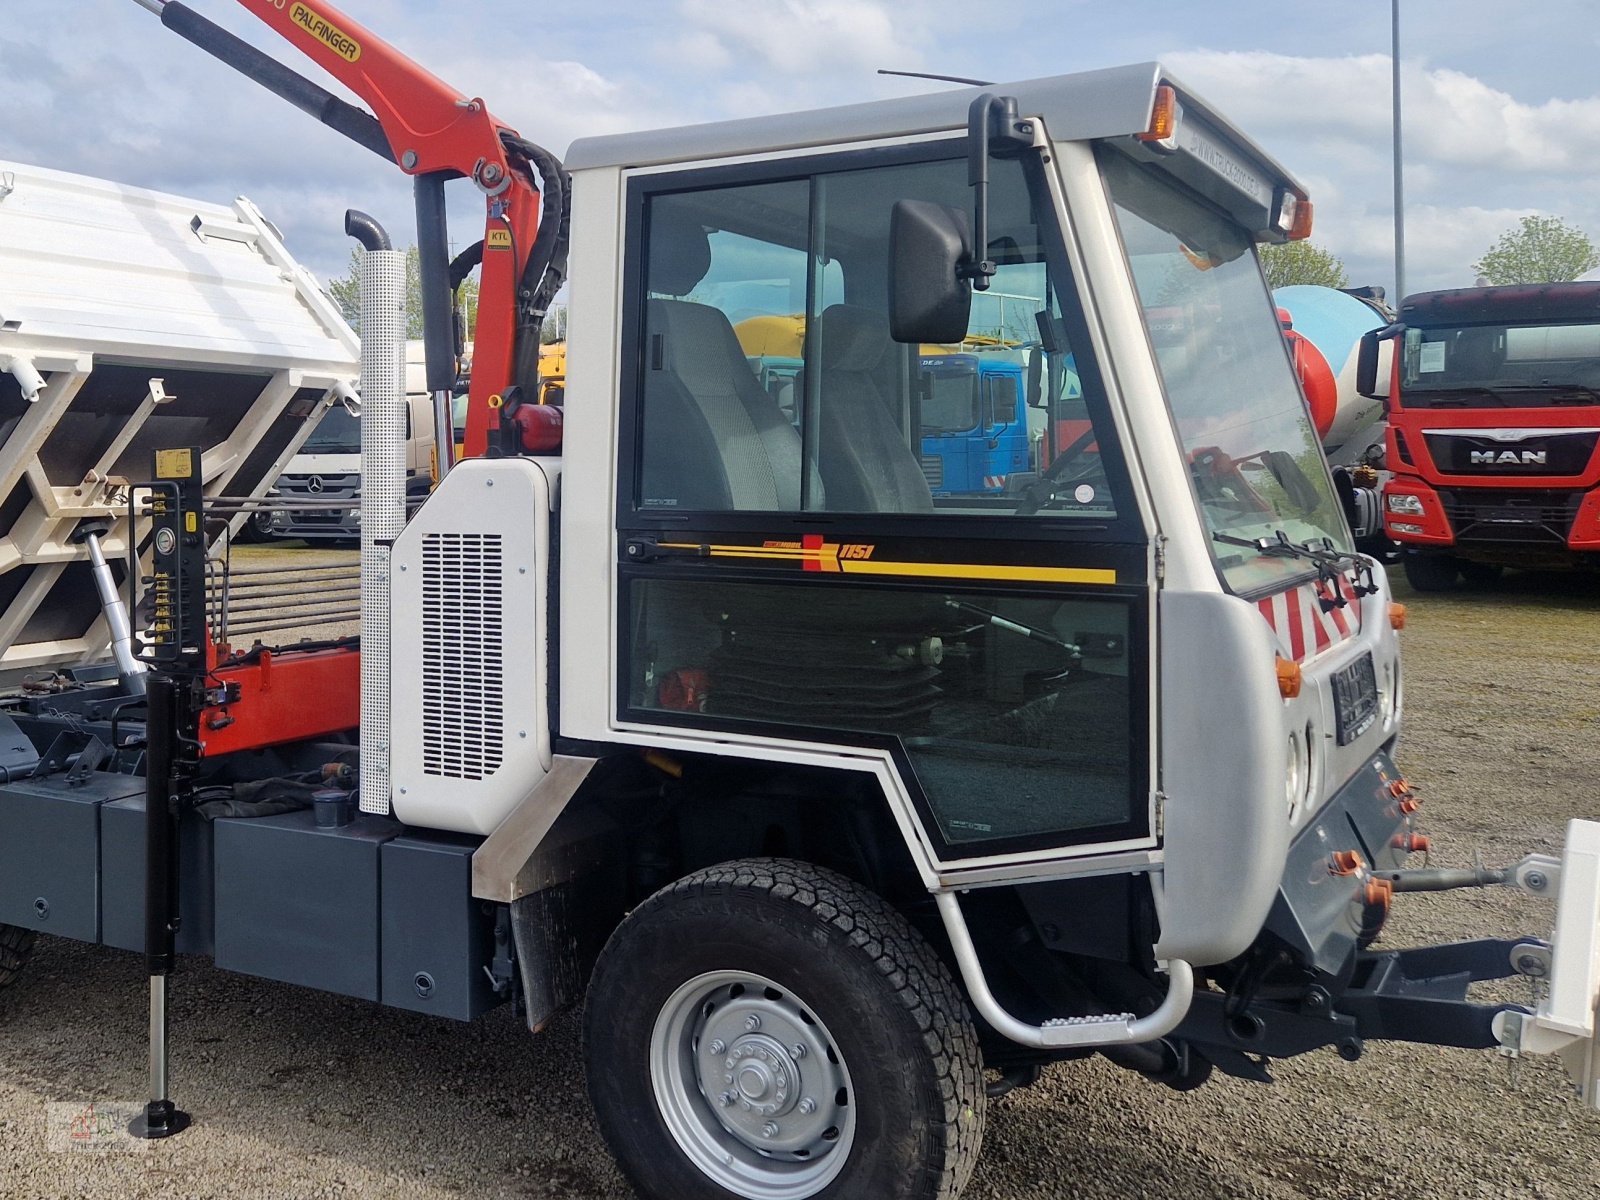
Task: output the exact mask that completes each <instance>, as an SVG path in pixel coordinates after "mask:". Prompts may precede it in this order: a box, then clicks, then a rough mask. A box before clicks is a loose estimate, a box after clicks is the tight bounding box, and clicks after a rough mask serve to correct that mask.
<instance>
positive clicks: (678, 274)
mask: <svg viewBox="0 0 1600 1200" xmlns="http://www.w3.org/2000/svg"><path fill="white" fill-rule="evenodd" d="M902 198H911V199H923V200H933V201H937V202H938V203H941V204H945V205H948V206H950V207H953V208H956V209H959V210H962V211H965V210H966V209H968V208H970V206H971V189H970V188H969V187H968V185H967V181H966V164H965V160H964V159H954V158H952V159H941V160H936V161H919V162H901V163H894V164H891V165H883V166H874V167H868V168H863V169H859V170H843V171H819V172H817V173H815V174H812V175H809V176H807V177H804V178H796V179H787V180H781V181H764V182H753V183H745V184H741V183H737V182H730V183H727V184H725V185H722V186H716V187H701V188H696V189H694V190H663V191H660V192H656V193H654V194H650V195H646V196H645V197H644V204H643V210H644V211H643V229H644V237H645V242H646V245H645V254H644V256H643V261H644V262H645V264H646V265H645V272H644V274H645V278H644V280H643V289H642V290H643V297H642V309H641V311H640V312H639V318H638V321H639V329H640V339H639V347H640V352H639V356H638V361H639V366H640V371H641V374H642V378H641V380H640V387H639V391H638V395H639V410H638V422H637V430H638V439H637V447H638V449H637V464H638V465H637V474H636V487H635V490H634V494H633V495H632V496H631V497H625V499H630V500H631V501H632V508H633V510H634V511H635V512H637V513H640V514H651V513H654V514H676V515H681V514H687V513H704V514H715V513H726V512H750V513H757V512H760V513H789V514H803V513H812V512H826V513H863V514H871V513H880V514H928V515H942V516H952V517H1006V518H1014V517H1020V518H1045V519H1054V520H1057V521H1060V520H1068V521H1073V520H1076V521H1079V522H1082V523H1084V524H1085V525H1089V524H1098V525H1101V526H1103V525H1105V524H1106V523H1108V522H1110V521H1112V520H1114V519H1115V518H1116V517H1117V514H1118V507H1119V506H1118V503H1117V501H1116V499H1115V498H1114V496H1113V485H1112V483H1111V482H1110V481H1108V473H1107V462H1106V457H1107V454H1108V450H1109V448H1110V447H1111V446H1112V442H1111V440H1110V439H1109V438H1108V437H1106V436H1103V435H1104V434H1105V433H1106V430H1105V429H1103V428H1098V427H1097V426H1100V425H1103V424H1104V423H1105V422H1104V419H1103V418H1102V417H1101V416H1099V415H1098V414H1095V415H1092V413H1093V411H1094V406H1092V405H1091V404H1090V403H1089V402H1088V401H1087V400H1086V398H1085V390H1086V387H1085V376H1086V370H1085V368H1086V367H1091V366H1092V364H1086V363H1085V362H1084V361H1083V354H1084V350H1083V347H1082V346H1081V345H1080V344H1079V343H1080V342H1081V341H1082V339H1080V338H1078V337H1075V336H1073V335H1072V333H1071V332H1069V331H1070V330H1072V329H1074V328H1076V326H1077V325H1078V323H1079V322H1078V320H1077V314H1076V312H1073V313H1071V314H1069V315H1071V316H1072V317H1073V320H1072V321H1070V322H1069V321H1064V320H1063V313H1062V308H1061V301H1060V298H1059V295H1058V292H1059V291H1061V290H1063V289H1064V285H1065V283H1066V281H1065V279H1064V277H1063V276H1062V274H1061V271H1062V268H1058V267H1052V265H1050V264H1049V263H1047V261H1046V253H1045V248H1044V238H1043V237H1042V236H1041V233H1042V231H1041V229H1040V228H1039V226H1038V224H1037V223H1036V221H1035V219H1034V211H1035V205H1034V204H1033V202H1032V201H1031V199H1030V193H1029V189H1028V187H1027V184H1026V182H1025V179H1024V176H1023V168H1022V166H1021V165H1020V164H1019V163H1017V162H1014V161H1001V162H996V163H995V164H994V179H993V184H992V188H991V229H992V230H993V232H994V237H993V238H992V239H991V243H990V248H989V254H990V256H991V257H992V258H995V259H996V260H997V261H998V262H999V264H1000V265H999V271H998V274H997V275H996V276H995V278H994V280H993V283H992V286H991V287H990V289H989V290H988V291H987V292H979V293H976V294H975V295H974V297H973V304H972V315H971V320H970V324H969V327H968V331H967V335H966V337H965V338H964V339H963V340H962V341H960V342H957V343H952V344H948V345H931V344H916V345H907V344H902V343H897V342H894V341H892V340H891V339H890V337H889V321H888V294H889V268H890V264H889V224H890V213H891V211H892V208H893V205H894V202H895V201H896V200H898V199H902ZM1069 294H1070V292H1069Z"/></svg>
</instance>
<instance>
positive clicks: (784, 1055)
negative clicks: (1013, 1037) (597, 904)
mask: <svg viewBox="0 0 1600 1200" xmlns="http://www.w3.org/2000/svg"><path fill="white" fill-rule="evenodd" d="M584 1048H585V1060H586V1062H587V1065H588V1072H589V1094H590V1097H591V1099H592V1100H593V1102H594V1108H595V1113H596V1116H597V1117H598V1119H599V1122H600V1128H601V1132H602V1133H603V1134H604V1135H605V1138H606V1141H607V1142H608V1143H609V1145H610V1146H611V1149H612V1152H613V1153H614V1154H615V1155H616V1156H617V1159H618V1161H619V1162H620V1164H621V1166H622V1168H623V1170H624V1172H625V1173H626V1174H627V1175H628V1177H629V1178H630V1180H631V1181H632V1182H633V1184H634V1186H635V1187H636V1188H637V1189H638V1190H639V1192H640V1194H641V1195H642V1196H645V1197H648V1198H650V1200H680V1198H683V1197H690V1196H693V1197H697V1198H698V1197H706V1198H710V1197H719V1198H727V1197H737V1198H738V1200H807V1198H809V1197H825V1198H829V1200H844V1198H846V1197H872V1200H954V1198H955V1197H956V1196H958V1195H959V1194H960V1192H961V1189H962V1188H963V1187H964V1186H965V1184H966V1181H967V1177H968V1176H969V1175H970V1174H971V1171H972V1167H973V1164H974V1163H975V1162H976V1160H977V1156H978V1148H979V1145H980V1143H981V1141H982V1137H983V1104H984V1092H983V1073H982V1064H981V1059H980V1057H979V1052H978V1039H977V1035H976V1033H975V1031H974V1029H973V1026H972V1019H971V1016H970V1014H969V1013H968V1011H967V1007H966V1003H965V1001H964V999H963V997H962V995H961V992H960V991H959V989H958V988H957V987H956V985H955V982H954V980H952V979H951V977H950V973H949V972H948V971H947V970H946V969H945V966H944V964H943V962H941V961H940V959H939V957H938V955H937V954H935V953H934V951H933V948H932V947H931V946H930V945H929V944H928V942H927V941H926V940H925V939H924V938H923V937H922V936H921V935H920V934H918V933H917V932H916V931H915V930H913V929H912V928H911V926H910V925H909V924H908V923H907V922H906V920H905V918H904V917H902V916H901V915H900V914H899V913H897V912H896V911H895V910H894V909H892V908H891V907H890V906H889V905H888V904H887V903H886V902H885V901H884V900H883V899H882V898H881V897H879V896H878V895H876V894H875V893H873V892H871V891H868V890H867V889H866V888H863V887H861V886H860V885H859V884H856V883H854V882H853V881H851V880H849V879H847V878H845V877H844V876H842V875H839V874H836V873H834V872H832V871H827V870H823V869H822V868H819V867H815V866H812V865H810V864H808V863H801V862H792V861H788V860H782V859H749V860H742V861H739V862H732V863H725V864H723V865H721V866H717V867H711V868H709V869H707V870H704V871H700V872H697V873H696V874H694V875H691V876H689V877H687V878H685V879H681V880H679V881H678V882H677V883H674V884H672V885H670V886H668V887H666V888H664V889H662V890H661V891H660V892H657V893H656V894H655V895H654V896H652V897H651V898H650V899H649V900H647V901H645V902H644V903H643V904H642V905H640V906H639V907H638V908H637V909H636V910H635V911H634V912H633V913H632V914H631V915H630V916H629V917H628V918H627V920H625V921H624V922H623V923H622V925H621V926H620V927H619V928H618V929H617V931H616V932H615V933H614V934H613V935H612V937H611V940H610V941H609V942H608V943H607V945H606V948H605V950H604V952H603V953H602V954H601V956H600V961H599V963H598V964H597V965H596V967H595V972H594V977H593V980H592V981H591V983H590V986H589V996H588V1004H587V1009H586V1012H585V1017H584Z"/></svg>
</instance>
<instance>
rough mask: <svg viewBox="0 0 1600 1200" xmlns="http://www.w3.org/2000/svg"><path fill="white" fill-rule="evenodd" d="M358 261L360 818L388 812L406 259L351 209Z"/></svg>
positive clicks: (402, 483) (402, 489) (402, 501)
mask: <svg viewBox="0 0 1600 1200" xmlns="http://www.w3.org/2000/svg"><path fill="white" fill-rule="evenodd" d="M345 232H346V233H348V234H350V235H351V236H352V237H354V238H356V239H357V240H359V241H360V242H361V244H362V246H364V247H365V248H366V253H365V254H364V255H362V258H361V279H360V282H361V811H362V812H366V813H380V814H387V813H388V812H389V800H390V792H389V788H390V784H389V548H390V546H391V544H392V543H393V542H394V539H395V536H396V535H397V534H399V532H400V530H401V529H402V528H403V527H404V526H405V523H406V470H405V439H406V411H405V332H406V319H405V317H406V256H405V254H404V253H402V252H400V251H397V250H395V249H393V248H392V245H391V243H390V241H389V236H388V234H386V233H385V232H384V231H383V227H382V226H380V225H379V224H378V223H377V221H375V220H373V219H372V218H371V217H369V216H367V215H366V214H365V213H360V212H356V211H355V210H354V209H352V210H351V211H349V212H347V213H346V214H345Z"/></svg>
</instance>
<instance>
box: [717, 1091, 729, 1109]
mask: <svg viewBox="0 0 1600 1200" xmlns="http://www.w3.org/2000/svg"><path fill="white" fill-rule="evenodd" d="M717 1100H718V1101H719V1102H720V1103H721V1105H722V1107H723V1108H732V1107H733V1093H732V1092H723V1093H722V1095H720V1096H718V1097H717Z"/></svg>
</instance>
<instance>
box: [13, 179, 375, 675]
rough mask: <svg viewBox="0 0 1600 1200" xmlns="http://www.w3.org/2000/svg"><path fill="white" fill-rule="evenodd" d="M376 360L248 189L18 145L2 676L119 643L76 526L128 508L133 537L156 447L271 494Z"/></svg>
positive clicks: (251, 491)
mask: <svg viewBox="0 0 1600 1200" xmlns="http://www.w3.org/2000/svg"><path fill="white" fill-rule="evenodd" d="M358 360H359V348H358V345H357V341H356V338H355V335H354V334H353V333H352V332H351V331H350V329H349V327H348V326H347V325H346V324H345V322H344V321H343V319H342V318H341V317H340V315H339V312H338V309H337V308H336V307H335V306H334V305H333V303H332V302H331V301H330V300H329V299H328V298H327V297H326V296H325V295H324V294H323V293H322V292H321V290H320V289H319V288H318V286H317V283H316V281H315V280H314V279H313V278H312V277H311V275H310V274H309V272H307V271H306V270H305V269H304V268H303V267H301V266H299V264H297V263H296V262H295V261H294V259H293V258H292V257H291V256H290V255H289V252H288V251H287V250H286V249H285V247H284V245H283V242H282V241H281V239H280V238H279V237H278V235H277V232H276V231H275V230H274V229H273V227H272V225H271V224H270V223H269V222H268V221H267V220H266V218H265V217H263V216H262V215H261V213H260V212H259V211H258V210H257V209H256V208H255V206H254V205H252V204H251V203H250V202H249V201H248V200H243V199H241V200H238V201H236V202H235V203H234V204H233V205H232V206H231V207H224V206H222V205H218V204H212V203H206V202H203V201H197V200H187V199H183V198H181V197H178V196H170V195H166V194H163V193H160V192H153V191H148V190H146V189H143V188H134V187H127V186H124V185H120V184H114V183H108V182H106V181H104V180H97V179H90V178H87V177H84V176H79V175H70V174H67V173H65V172H61V171H52V170H47V169H44V168H40V167H29V166H23V165H21V164H16V163H8V162H3V161H0V676H8V677H15V675H16V674H17V673H19V672H21V671H28V670H36V669H38V668H41V667H47V666H51V665H71V664H75V663H80V662H84V661H91V660H95V659H98V658H100V657H101V656H102V655H103V653H104V648H105V645H106V643H107V638H106V636H105V634H104V630H103V624H102V622H101V619H100V610H99V603H98V600H97V599H96V596H95V592H94V588H93V586H92V583H91V580H90V576H89V572H88V567H87V560H86V556H85V551H84V550H83V548H82V547H81V546H79V545H76V544H74V542H73V540H72V535H73V533H74V532H75V531H76V530H77V529H78V527H79V526H80V525H81V524H82V523H83V522H84V521H86V520H99V519H105V518H109V519H110V520H112V521H113V527H112V531H111V533H110V535H109V536H107V537H106V538H105V539H103V545H104V547H105V550H106V553H107V556H108V557H109V558H111V559H113V560H114V561H115V560H117V559H120V558H122V557H123V556H125V555H126V553H127V547H128V532H127V527H126V526H127V522H126V512H127V485H128V484H129V483H131V482H137V481H140V480H144V479H147V478H148V477H149V475H150V472H151V455H152V452H153V451H155V450H157V449H163V448H168V447H177V446H199V447H201V448H202V451H203V455H202V463H203V471H204V475H205V478H206V490H207V493H208V494H210V495H221V494H226V495H260V494H262V493H263V492H265V490H266V489H267V487H268V485H270V484H271V482H272V481H273V480H274V479H275V478H276V477H277V475H278V472H279V471H280V470H281V469H282V467H283V465H284V464H285V463H287V462H288V460H289V459H290V458H291V457H292V456H293V454H294V452H295V450H296V449H297V448H298V447H299V444H300V442H301V441H303V440H304V438H305V435H306V434H307V433H308V432H309V431H310V429H311V427H312V425H313V424H314V421H308V420H307V418H308V417H312V416H314V415H316V414H318V413H320V411H321V410H322V408H323V407H324V406H326V405H327V404H328V403H331V402H332V401H333V399H334V398H335V397H336V396H337V395H338V394H339V393H340V392H342V391H344V390H346V389H348V388H350V387H352V386H353V383H354V380H355V378H356V375H357V372H358V366H359V362H358ZM154 380H159V381H160V382H159V384H156V383H153V382H152V381H154ZM119 574H120V570H119Z"/></svg>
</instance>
